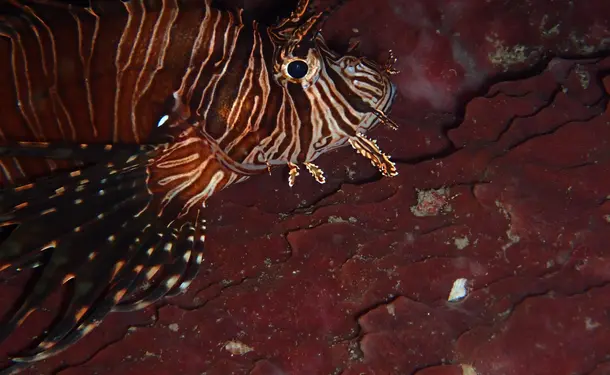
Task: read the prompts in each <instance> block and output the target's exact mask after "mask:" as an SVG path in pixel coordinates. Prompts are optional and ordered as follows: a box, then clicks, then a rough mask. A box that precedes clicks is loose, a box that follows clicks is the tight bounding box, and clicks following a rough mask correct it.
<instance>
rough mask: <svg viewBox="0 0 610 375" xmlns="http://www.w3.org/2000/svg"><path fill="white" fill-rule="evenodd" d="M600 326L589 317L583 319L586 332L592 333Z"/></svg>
mask: <svg viewBox="0 0 610 375" xmlns="http://www.w3.org/2000/svg"><path fill="white" fill-rule="evenodd" d="M600 326H601V324H600V323H599V322H596V321H594V320H593V319H591V318H589V317H586V318H585V328H586V329H587V331H593V330H595V329H596V328H597V327H600Z"/></svg>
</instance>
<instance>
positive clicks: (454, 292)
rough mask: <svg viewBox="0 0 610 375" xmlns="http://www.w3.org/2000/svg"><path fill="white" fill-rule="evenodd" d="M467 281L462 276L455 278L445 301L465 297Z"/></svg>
mask: <svg viewBox="0 0 610 375" xmlns="http://www.w3.org/2000/svg"><path fill="white" fill-rule="evenodd" d="M467 283H468V280H467V279H464V278H461V279H457V280H455V281H454V282H453V287H452V288H451V292H450V293H449V298H447V301H449V302H455V301H459V300H461V299H462V298H464V297H466V295H467V294H468V288H467V287H466V284H467Z"/></svg>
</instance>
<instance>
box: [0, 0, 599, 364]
mask: <svg viewBox="0 0 610 375" xmlns="http://www.w3.org/2000/svg"><path fill="white" fill-rule="evenodd" d="M233 3H240V2H237V1H233ZM241 3H243V2H241ZM275 3H282V4H283V2H281V1H261V0H259V1H251V2H246V6H247V8H248V9H253V10H256V9H258V7H265V6H269V5H270V4H271V5H273V4H275ZM265 9H266V8H265ZM608 14H610V3H608V2H607V1H601V0H599V1H597V0H590V1H586V2H576V1H574V2H567V1H566V2H557V1H551V0H546V1H536V2H533V1H526V0H522V1H510V2H507V1H491V2H487V1H477V0H461V1H451V0H434V1H432V0H387V1H376V2H370V1H367V0H352V1H350V2H348V3H347V5H345V6H344V8H342V9H341V10H339V11H338V13H337V14H336V15H335V16H334V17H333V18H332V19H331V20H330V21H329V23H328V25H327V30H325V32H326V35H327V39H329V40H330V41H331V42H333V43H334V45H336V46H339V47H340V46H346V45H347V44H348V43H349V40H350V38H358V39H359V40H360V47H361V50H362V51H363V52H364V53H366V54H368V55H372V56H378V57H379V58H380V59H381V58H383V57H384V54H385V51H386V50H387V49H389V48H392V49H394V50H395V51H396V53H397V55H398V57H399V66H398V68H399V69H401V70H402V73H401V74H400V75H399V76H397V77H396V83H397V84H398V86H399V91H400V93H401V97H400V98H399V101H398V103H397V104H396V106H395V110H394V112H393V117H394V118H395V119H396V120H397V121H398V122H399V123H400V124H401V128H400V130H399V131H398V132H393V131H391V130H387V129H381V128H380V129H378V130H375V131H374V132H373V133H372V136H373V137H375V138H377V139H378V140H379V144H380V146H381V147H382V148H383V150H384V151H385V152H387V153H389V154H391V155H394V160H395V161H396V162H397V165H398V170H399V173H400V174H399V176H398V177H395V178H381V177H380V176H379V175H378V174H377V172H376V171H375V170H374V169H373V167H372V166H370V164H369V163H368V162H367V161H366V160H363V159H362V158H361V157H359V156H358V155H356V154H355V153H353V152H352V151H351V150H348V149H345V150H340V151H338V152H334V153H332V155H327V156H325V157H323V158H322V159H321V160H320V163H319V164H320V166H321V167H322V168H323V169H324V170H325V171H326V175H327V183H326V184H325V185H318V184H317V183H316V182H315V181H313V180H312V179H311V178H309V177H308V176H305V175H302V176H300V177H299V178H298V179H297V184H296V186H295V187H294V188H292V189H290V188H288V186H287V183H286V178H287V171H286V170H276V171H274V172H273V173H272V175H271V176H260V177H258V178H255V179H252V180H251V181H249V182H247V183H244V184H242V185H239V186H235V187H234V188H232V189H229V190H227V191H226V192H224V193H222V194H220V195H219V196H218V197H215V199H213V201H212V202H211V204H210V206H211V207H210V210H209V211H208V214H209V218H210V231H209V236H208V238H209V241H208V246H207V254H206V257H205V262H204V268H203V272H202V275H201V276H200V277H199V278H198V279H197V281H196V282H195V283H194V285H193V286H192V287H191V288H190V289H189V292H188V293H186V294H185V295H183V296H180V297H177V298H174V299H172V300H169V301H168V302H167V304H166V305H164V306H158V307H155V308H151V309H148V310H145V311H142V312H139V313H134V314H114V315H112V316H111V317H110V318H109V319H108V320H106V321H105V322H104V323H103V325H102V328H101V329H100V330H97V331H96V332H94V333H92V334H91V335H90V336H89V337H86V338H85V339H83V340H82V341H81V342H80V343H79V344H78V345H76V346H74V347H73V348H71V349H69V350H68V351H66V352H65V353H63V354H62V355H60V356H58V357H57V358H53V359H50V360H48V361H46V362H44V363H42V364H40V365H38V366H37V367H36V368H35V369H33V370H32V371H31V372H29V373H31V374H35V373H36V374H37V373H50V372H52V371H54V370H55V371H57V370H61V371H60V373H61V374H62V375H87V374H113V375H127V374H144V373H147V372H148V373H151V374H155V375H165V374H175V373H181V374H184V375H199V374H206V375H212V374H219V375H226V374H251V375H276V374H277V375H280V374H294V375H301V374H303V375H304V374H339V373H340V374H342V375H358V374H377V375H379V374H417V375H457V374H463V375H474V374H479V375H483V374H485V375H496V374H502V375H512V374H515V375H516V374H541V375H543V374H558V375H561V374H566V375H567V374H591V375H604V374H608V373H610V365H609V363H608V352H609V351H610V349H609V348H610V328H609V316H608V311H610V299H609V298H608V296H609V295H610V252H609V251H608V246H607V243H608V240H609V239H610V234H609V233H610V145H609V142H610V107H609V106H608V99H609V98H610V58H605V59H604V58H602V57H601V56H602V55H603V52H604V48H605V47H606V46H608V45H609V44H610V30H609V27H610V25H609V23H608V20H607V18H608V17H607V16H606V15H608ZM354 29H357V32H356V30H354ZM598 52H601V53H602V54H598V55H596V56H598V58H593V57H592V56H593V55H592V54H597V53H598ZM555 55H559V56H563V57H564V58H553V57H554V56H555ZM565 57H572V58H573V59H565ZM456 119H457V120H456ZM244 192H247V194H244ZM460 278H465V279H466V280H467V282H466V292H467V296H466V297H465V298H463V299H459V300H454V301H448V297H449V294H450V292H451V289H452V287H453V285H454V282H455V281H456V280H457V279H460ZM19 288H20V284H19V280H11V282H10V284H9V285H6V286H3V289H2V292H1V293H0V298H1V299H2V302H4V301H9V300H10V299H11V298H13V297H14V295H15V293H16V292H17V291H19ZM40 316H44V314H43V313H41V314H40ZM29 329H31V331H28V332H24V333H23V334H22V337H15V338H14V339H13V340H12V341H11V342H9V343H6V344H3V345H2V347H1V348H0V350H8V349H10V348H14V347H16V346H18V345H20V344H22V343H24V342H26V341H27V338H28V337H29V336H31V335H32V334H33V333H34V332H35V330H36V327H30V328H29Z"/></svg>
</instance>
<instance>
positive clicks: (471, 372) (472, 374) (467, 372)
mask: <svg viewBox="0 0 610 375" xmlns="http://www.w3.org/2000/svg"><path fill="white" fill-rule="evenodd" d="M462 375H477V371H476V370H475V369H474V367H472V366H471V365H462Z"/></svg>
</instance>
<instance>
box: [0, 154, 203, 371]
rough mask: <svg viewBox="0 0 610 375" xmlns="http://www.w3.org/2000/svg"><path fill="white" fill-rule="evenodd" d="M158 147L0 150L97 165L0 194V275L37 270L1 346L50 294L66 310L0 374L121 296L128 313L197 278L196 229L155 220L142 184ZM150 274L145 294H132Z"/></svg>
mask: <svg viewBox="0 0 610 375" xmlns="http://www.w3.org/2000/svg"><path fill="white" fill-rule="evenodd" d="M96 148H97V152H91V153H89V151H86V150H95V149H96ZM60 149H61V150H62V151H61V152H58V150H60ZM160 149H161V147H160V148H159V149H154V148H152V147H140V146H125V147H123V146H121V147H114V146H113V147H103V146H102V147H101V148H100V147H99V146H95V145H86V146H84V147H83V145H75V146H72V148H70V146H69V145H62V146H61V147H59V146H56V145H50V146H48V147H47V146H44V147H40V145H38V144H35V145H33V144H22V145H16V146H13V147H10V148H9V147H4V148H1V149H0V152H2V153H3V156H9V157H10V156H15V155H19V156H37V157H47V158H53V157H67V158H75V159H85V160H87V161H92V160H96V161H97V163H96V164H93V165H90V166H88V167H86V168H83V169H80V170H76V171H71V172H64V173H58V174H55V175H54V176H52V177H48V178H44V179H40V180H38V181H36V182H34V183H30V184H26V185H21V186H16V187H9V188H6V189H4V191H2V192H1V193H0V228H3V229H11V227H15V228H14V229H13V230H12V232H11V233H10V234H9V236H8V238H6V240H4V241H3V242H1V243H0V278H3V277H4V276H5V275H7V274H9V273H11V272H16V271H19V270H20V269H22V268H24V267H37V268H38V270H37V271H38V272H35V274H34V276H32V277H33V278H34V279H33V280H31V285H33V287H32V288H31V289H28V290H26V291H24V295H23V297H22V298H21V299H20V303H18V304H16V305H15V306H14V308H12V309H11V310H10V311H9V312H8V313H7V314H6V316H5V317H4V318H3V319H2V320H1V321H0V341H3V340H5V339H6V338H7V337H8V336H10V335H11V334H12V332H14V331H15V330H16V329H17V328H18V327H19V326H21V325H22V324H23V323H24V322H25V321H26V319H27V317H28V316H29V315H30V314H31V313H32V312H34V311H36V310H37V309H40V308H41V306H42V304H43V303H44V301H45V300H46V299H47V298H48V297H49V296H50V295H51V294H52V293H54V292H55V291H57V290H58V289H62V290H65V291H66V293H64V294H63V297H64V298H65V303H64V304H63V306H64V308H63V309H62V311H60V312H59V313H58V315H57V317H56V320H55V321H54V323H53V324H52V325H51V326H50V327H49V328H48V329H47V330H46V332H45V334H44V335H42V336H41V337H39V338H38V344H37V345H36V346H35V347H33V348H31V349H29V350H26V351H24V352H21V353H19V354H18V355H17V356H15V357H13V358H12V360H13V366H12V367H10V368H8V369H5V370H4V371H0V374H5V373H7V374H8V373H11V371H14V370H15V369H18V368H21V367H22V366H23V365H25V364H28V363H32V362H36V361H40V360H42V359H45V358H48V357H50V356H52V355H55V354H57V353H59V352H61V351H63V350H65V349H66V348H68V347H69V346H70V345H71V344H73V343H75V342H76V341H78V340H79V339H80V338H82V337H83V336H85V335H86V334H88V333H89V332H91V331H92V330H93V328H95V327H96V326H97V325H99V324H100V323H101V321H102V320H103V318H104V317H105V316H106V315H107V314H108V313H110V312H111V311H113V309H114V308H115V306H116V305H117V304H119V303H121V301H124V299H125V301H124V303H125V304H126V305H130V306H132V308H138V307H143V306H148V305H150V304H151V303H154V302H156V301H158V300H159V299H161V298H162V297H164V296H165V295H166V294H167V293H168V292H169V291H171V290H173V289H174V288H175V287H177V286H178V285H179V283H180V282H182V283H190V280H192V279H193V278H194V277H195V275H196V274H197V270H196V269H194V268H198V267H193V266H194V262H195V260H194V259H193V258H194V257H195V258H196V259H199V263H200V262H201V251H202V246H203V244H202V243H200V242H201V241H202V240H203V238H204V237H203V234H202V233H200V232H201V230H202V229H201V228H203V226H202V225H201V224H199V223H197V222H196V221H192V222H191V221H188V220H186V218H183V219H182V220H175V218H174V219H170V218H168V217H164V216H162V215H159V214H158V213H159V205H158V202H156V201H155V199H154V198H155V196H154V193H153V192H151V190H150V189H149V188H148V181H149V179H150V178H151V177H150V163H151V160H153V159H154V157H155V156H157V154H158V153H159V152H160V151H159V150H160ZM83 150H85V152H84V151H83ZM113 150H114V151H113ZM28 151H31V153H30V152H28ZM196 218H197V219H198V218H199V213H197V215H196ZM195 234H198V235H199V237H198V239H197V240H195ZM168 244H171V246H169V245H168ZM168 247H170V248H171V250H172V251H171V252H168V251H166V249H167V248H168ZM197 265H198V264H197ZM158 271H161V272H158ZM157 273H158V277H155V278H154V281H155V284H153V285H152V287H151V289H150V291H148V290H147V292H146V293H144V294H141V293H137V292H138V291H139V290H142V289H145V288H144V285H146V284H147V282H148V281H150V280H151V279H152V278H153V276H154V274H157ZM68 285H69V286H70V288H66V287H67V286H68Z"/></svg>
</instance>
